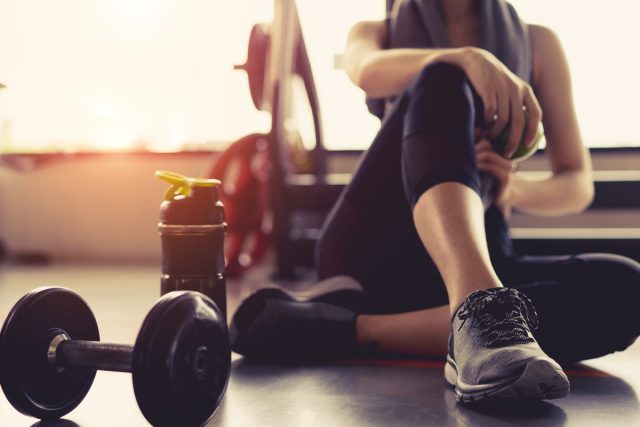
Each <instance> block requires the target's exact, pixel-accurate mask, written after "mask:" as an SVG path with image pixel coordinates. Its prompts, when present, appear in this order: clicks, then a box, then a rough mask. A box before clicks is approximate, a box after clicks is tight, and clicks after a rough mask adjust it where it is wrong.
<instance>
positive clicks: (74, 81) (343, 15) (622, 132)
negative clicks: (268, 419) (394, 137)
mask: <svg viewBox="0 0 640 427" xmlns="http://www.w3.org/2000/svg"><path fill="white" fill-rule="evenodd" d="M297 3H298V9H299V14H300V19H301V22H302V28H303V31H304V35H305V38H306V42H307V47H308V51H309V55H310V57H311V62H312V66H313V70H314V74H315V78H316V83H317V85H318V89H319V96H320V103H321V109H322V118H323V121H324V129H323V130H324V139H325V144H326V145H327V147H329V148H331V149H363V148H366V147H367V146H368V144H369V143H370V141H371V140H372V138H373V136H374V135H375V133H376V131H377V129H378V127H379V121H378V120H377V119H376V118H375V117H373V116H372V115H370V114H369V113H368V112H367V110H366V107H365V105H364V95H363V93H362V92H361V91H360V90H359V89H357V88H356V87H355V86H354V85H353V84H352V83H351V82H350V81H349V80H348V78H347V76H346V74H345V73H344V71H343V70H342V69H340V67H339V66H337V63H339V57H340V54H341V52H342V51H343V49H344V45H345V41H346V35H347V32H348V30H349V28H350V27H351V26H352V25H353V23H355V22H356V21H358V20H363V19H382V18H383V17H384V12H385V0H349V1H340V0H326V1H315V0H298V2H297ZM513 4H514V5H515V6H516V7H517V8H518V10H519V12H520V14H521V16H522V17H523V18H524V19H525V20H527V21H529V22H539V23H542V24H544V25H548V26H550V27H551V28H553V29H554V30H555V31H556V32H557V33H558V34H559V36H560V38H561V40H562V42H563V44H564V47H565V50H566V52H567V57H568V59H569V61H570V65H571V69H572V74H573V81H574V93H575V101H576V107H577V111H578V117H579V119H580V123H581V128H582V132H583V136H584V139H585V142H586V143H587V144H588V145H590V146H640V138H639V137H638V136H637V135H638V132H637V130H636V122H637V117H636V116H637V111H638V109H637V107H636V105H635V104H636V102H637V101H636V100H638V99H640V85H639V84H637V76H638V75H640V59H638V58H639V57H638V55H635V54H634V52H635V51H636V50H637V46H635V44H636V41H637V40H639V39H640V26H637V25H636V20H637V17H638V16H639V15H640V13H639V12H640V6H638V5H637V2H636V1H635V0H616V1H614V2H610V3H607V5H606V7H603V5H602V4H601V3H594V2H576V1H572V2H557V1H555V2H554V1H552V0H536V1H531V0H513ZM272 16H273V1H272V0H226V1H223V0H191V1H188V2H176V1H172V0H92V1H83V0H58V1H55V2H51V1H45V2H42V1H38V0H5V1H4V2H3V7H2V13H0V83H4V84H5V85H6V86H7V87H6V88H5V89H1V90H0V152H12V151H14V152H15V151H20V152H31V151H60V150H63V151H73V150H85V149H86V150H122V149H124V150H130V149H150V150H161V151H175V150H179V149H184V148H186V149H189V148H193V147H195V148H197V147H203V145H206V146H207V147H208V148H209V147H212V148H218V149H219V148H224V145H225V144H227V143H228V142H229V141H231V140H234V139H236V138H238V137H240V136H241V135H244V134H247V133H250V132H256V131H264V130H266V129H268V127H269V125H270V119H269V116H268V114H266V113H261V112H258V111H256V110H255V108H254V107H253V105H252V103H251V98H250V96H249V91H248V85H247V81H246V75H245V74H244V73H242V72H239V71H234V70H233V69H232V66H233V64H235V63H241V62H243V61H244V60H245V58H246V45H247V40H248V36H249V30H250V28H251V26H252V25H253V24H254V23H256V22H269V21H270V20H271V19H272ZM614 70H615V71H614ZM302 114H303V116H304V115H308V113H306V112H303V113H302ZM308 131H309V130H308V129H304V132H303V133H304V134H305V135H306V134H307V133H308ZM307 140H308V138H303V142H305V143H306V141H307Z"/></svg>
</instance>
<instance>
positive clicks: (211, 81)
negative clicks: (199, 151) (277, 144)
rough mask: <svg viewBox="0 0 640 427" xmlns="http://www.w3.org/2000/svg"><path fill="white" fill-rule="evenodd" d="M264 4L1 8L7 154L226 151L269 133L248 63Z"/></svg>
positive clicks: (267, 17)
mask: <svg viewBox="0 0 640 427" xmlns="http://www.w3.org/2000/svg"><path fill="white" fill-rule="evenodd" d="M272 15H273V3H272V2H270V1H268V0H225V1H223V0H189V1H184V2H179V1H173V0H91V1H85V0H57V1H39V0H4V1H3V3H2V11H1V12H0V83H4V84H5V85H6V86H7V88H6V89H4V90H2V91H0V152H5V153H6V152H12V151H14V152H15V151H20V152H34V151H36V152H37V151H59V150H63V151H66V150H70V151H73V150H122V149H150V150H161V151H172V150H177V149H181V148H183V147H186V148H189V147H193V146H196V147H198V146H201V144H210V145H211V146H213V147H214V148H224V145H223V144H227V143H228V141H230V140H233V139H235V138H238V137H239V136H241V135H243V134H246V133H250V132H255V131H263V130H265V129H268V127H269V126H270V118H269V116H268V115H267V114H265V113H260V112H257V111H256V110H255V108H254V107H253V105H252V103H251V98H250V96H249V90H248V84H247V78H246V75H245V74H244V73H243V72H240V71H234V70H233V64H236V63H241V62H243V61H244V60H245V58H246V49H247V40H248V37H249V31H250V28H251V26H252V25H253V24H254V23H255V22H265V21H267V22H268V21H271V19H272Z"/></svg>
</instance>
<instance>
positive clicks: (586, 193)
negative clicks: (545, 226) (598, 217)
mask: <svg viewBox="0 0 640 427" xmlns="http://www.w3.org/2000/svg"><path fill="white" fill-rule="evenodd" d="M529 28H530V31H531V39H532V43H533V49H534V70H533V72H534V74H533V76H534V82H535V84H534V89H535V92H536V95H537V97H538V100H539V102H540V105H541V107H542V111H543V112H544V118H543V123H544V126H545V137H546V140H547V147H546V154H547V158H548V160H549V164H550V167H551V172H552V175H551V177H549V178H547V179H542V180H537V181H531V180H526V179H524V178H523V177H521V176H517V175H516V176H514V177H513V183H512V189H511V195H510V197H509V199H510V200H509V204H510V205H511V206H513V207H515V208H517V209H518V210H521V211H523V212H527V213H531V214H536V215H565V214H572V213H579V212H581V211H583V210H584V209H586V208H587V207H588V206H589V204H590V203H591V201H592V199H593V180H592V175H591V158H590V156H589V151H588V150H587V149H586V148H585V147H584V146H583V145H582V138H581V136H580V130H579V128H578V121H577V119H576V114H575V109H574V105H573V94H572V90H571V78H570V74H569V67H568V64H567V60H566V58H565V55H564V51H563V49H562V46H561V44H560V41H559V40H558V38H557V36H556V35H555V34H554V33H553V32H552V31H551V30H549V29H547V28H545V27H541V26H536V25H530V26H529Z"/></svg>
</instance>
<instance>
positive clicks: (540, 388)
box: [445, 359, 569, 403]
mask: <svg viewBox="0 0 640 427" xmlns="http://www.w3.org/2000/svg"><path fill="white" fill-rule="evenodd" d="M457 377H458V373H457V371H456V368H455V366H454V365H453V364H452V363H451V362H450V361H447V364H446V365H445V378H446V380H447V382H448V383H449V384H451V385H455V389H454V393H455V397H456V400H457V401H458V402H461V403H475V402H488V401H494V400H514V399H526V400H549V399H558V398H561V397H565V396H567V395H568V394H569V379H568V378H567V375H566V374H565V373H564V372H562V370H561V369H560V370H559V369H557V368H556V367H555V366H554V365H553V364H552V363H551V362H549V361H548V360H546V359H534V360H532V361H530V362H529V363H527V366H526V367H525V368H524V371H523V372H522V374H521V375H520V376H517V377H515V378H513V379H507V380H505V381H504V382H501V383H499V384H497V385H496V384H491V385H490V386H488V387H486V388H484V389H482V390H473V391H465V390H464V387H461V385H460V384H459V383H458V380H457Z"/></svg>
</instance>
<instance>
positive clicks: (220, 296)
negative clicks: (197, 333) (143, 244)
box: [158, 223, 227, 316]
mask: <svg viewBox="0 0 640 427" xmlns="http://www.w3.org/2000/svg"><path fill="white" fill-rule="evenodd" d="M225 228H226V227H225V224H224V223H221V224H202V225H178V224H164V223H160V224H159V225H158V229H159V231H160V236H161V241H162V275H161V278H160V287H161V294H162V295H164V294H166V293H168V292H172V291H183V290H188V291H197V292H201V293H203V294H205V295H206V296H208V297H209V298H211V299H212V300H213V301H214V302H215V303H216V305H217V306H218V308H220V311H221V312H222V314H223V315H225V316H226V313H227V307H226V301H227V298H226V281H225V276H224V232H225Z"/></svg>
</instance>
